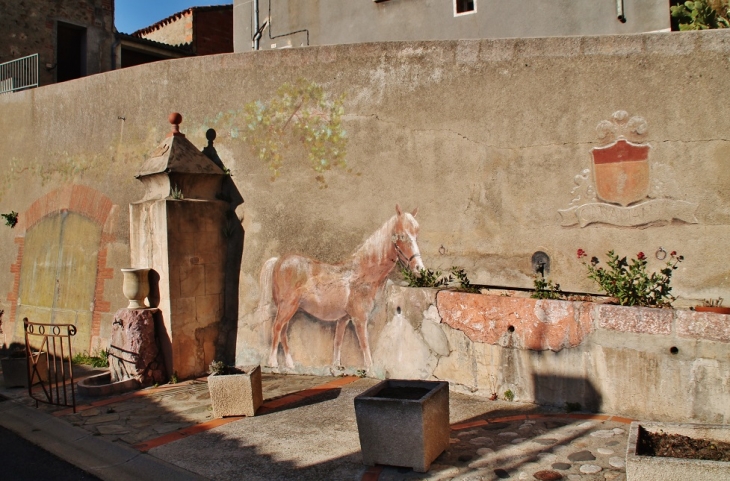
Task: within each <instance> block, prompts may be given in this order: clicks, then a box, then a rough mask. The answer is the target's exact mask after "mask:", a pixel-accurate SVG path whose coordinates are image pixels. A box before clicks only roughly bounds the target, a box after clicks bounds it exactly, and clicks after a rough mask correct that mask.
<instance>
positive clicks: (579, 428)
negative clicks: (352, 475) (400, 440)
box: [0, 374, 628, 481]
mask: <svg viewBox="0 0 730 481" xmlns="http://www.w3.org/2000/svg"><path fill="white" fill-rule="evenodd" d="M332 380H333V378H332V377H320V376H298V375H297V376H285V375H277V374H263V376H262V384H263V386H262V387H263V393H264V398H265V401H271V400H273V399H278V398H281V397H282V396H285V395H287V394H291V393H295V392H299V391H304V390H307V389H311V388H313V387H315V386H320V385H322V384H325V383H328V382H331V381H332ZM0 394H2V395H4V396H6V397H8V398H10V399H13V400H14V401H16V402H22V403H24V404H26V405H35V401H33V400H32V399H30V398H29V397H28V394H27V390H25V389H8V388H0ZM451 397H452V404H453V403H456V404H455V405H454V406H455V407H458V408H459V410H460V411H461V412H462V414H463V415H464V416H462V417H461V419H465V418H466V419H468V421H466V422H465V423H463V424H459V423H458V421H457V423H456V424H453V425H452V431H451V440H450V447H449V449H448V450H447V451H446V452H444V453H443V454H442V455H441V456H439V457H438V458H437V459H436V460H435V461H434V463H433V464H432V465H431V469H430V471H429V472H428V473H416V472H414V471H413V470H411V469H410V468H398V467H391V466H380V467H377V468H370V470H368V471H370V472H371V474H374V475H375V476H372V475H371V476H370V477H367V476H366V477H365V478H363V479H377V480H379V481H396V480H404V481H409V480H454V481H457V480H458V481H481V480H490V481H491V480H495V481H496V480H500V479H512V480H540V481H545V480H547V481H552V480H560V479H563V480H568V481H606V480H608V481H612V480H615V481H625V479H626V476H625V467H624V460H625V454H626V443H627V438H628V434H627V430H628V424H626V422H627V421H628V420H626V419H622V418H611V417H610V416H602V418H600V419H583V418H580V416H581V415H568V414H559V413H555V411H551V410H549V409H548V410H541V409H539V408H538V410H537V411H534V409H535V408H537V406H534V407H532V408H530V409H533V411H532V412H530V413H529V414H519V412H525V411H524V409H527V408H528V407H526V406H525V405H519V404H518V403H502V402H495V403H494V407H493V408H491V407H489V406H491V404H490V403H489V402H487V401H485V400H483V399H481V398H478V400H477V398H472V397H470V396H466V395H461V394H456V393H452V396H451ZM91 403H97V405H96V406H93V407H92V406H90V404H91ZM99 403H102V404H103V405H98V404H99ZM104 403H105V404H104ZM77 407H78V408H79V411H78V412H77V413H75V414H74V413H72V412H70V410H62V409H61V408H58V407H54V406H49V405H45V404H42V403H41V404H40V405H39V406H38V408H39V409H41V410H44V411H46V412H48V413H49V414H52V415H55V416H57V417H59V418H60V419H63V420H64V421H67V422H69V423H70V424H73V425H75V426H78V427H81V428H82V429H85V430H87V431H89V432H90V433H92V434H93V435H95V436H99V437H101V438H104V439H108V440H110V441H112V442H117V443H123V444H126V445H139V443H144V442H146V441H149V440H152V439H155V438H160V437H161V436H164V435H166V434H168V433H173V432H176V431H179V430H182V429H185V428H189V427H190V426H194V425H198V424H200V423H205V422H208V421H211V420H213V416H212V408H211V403H210V395H209V393H208V385H207V383H206V382H205V381H204V380H193V381H186V382H182V383H179V384H175V385H164V386H159V387H156V388H150V389H146V390H141V391H137V392H135V393H130V394H126V395H121V396H120V395H117V396H114V397H111V398H107V399H104V398H102V399H98V398H78V399H77ZM511 407H514V408H516V409H515V410H514V411H513V413H512V414H516V415H511V414H510V413H509V411H510V409H511ZM289 408H291V406H289V407H287V409H289ZM471 411H473V414H469V412H471ZM490 411H492V412H491V413H490ZM497 412H499V413H501V416H507V417H502V418H497V417H496V416H495V414H496V413H497ZM54 413H55V414H54ZM541 413H542V414H541ZM452 414H453V413H452ZM584 417H585V416H584ZM606 418H607V419H606ZM454 421H455V420H454V419H452V422H454ZM351 424H353V425H354V419H353V420H352V423H351ZM373 469H375V471H374V472H373V471H372V470H373Z"/></svg>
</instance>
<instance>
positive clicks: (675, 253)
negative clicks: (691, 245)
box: [669, 251, 677, 257]
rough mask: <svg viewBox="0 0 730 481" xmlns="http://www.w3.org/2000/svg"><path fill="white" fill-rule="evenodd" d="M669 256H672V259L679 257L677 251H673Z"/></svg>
mask: <svg viewBox="0 0 730 481" xmlns="http://www.w3.org/2000/svg"><path fill="white" fill-rule="evenodd" d="M669 255H670V256H672V257H674V256H676V255H677V251H672V252H670V253H669Z"/></svg>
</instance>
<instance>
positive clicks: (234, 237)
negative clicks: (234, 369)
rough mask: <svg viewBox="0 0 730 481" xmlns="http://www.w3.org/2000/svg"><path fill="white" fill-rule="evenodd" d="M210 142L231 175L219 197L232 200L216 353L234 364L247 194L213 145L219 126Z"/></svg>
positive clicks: (209, 150)
mask: <svg viewBox="0 0 730 481" xmlns="http://www.w3.org/2000/svg"><path fill="white" fill-rule="evenodd" d="M205 138H206V139H208V145H207V146H206V147H205V148H203V154H205V155H206V156H207V157H208V158H209V159H210V160H212V161H213V162H214V163H215V164H216V165H217V166H218V167H220V168H221V169H223V172H225V173H226V174H227V175H226V177H225V178H224V179H223V183H222V185H221V191H220V192H219V193H218V194H216V198H217V199H218V200H221V201H223V202H227V203H228V207H229V208H228V211H227V212H226V225H224V226H223V227H222V228H223V235H224V236H225V238H226V241H227V247H226V265H225V279H224V285H223V286H224V287H223V317H222V318H221V320H220V324H219V328H218V341H217V343H216V344H217V345H216V353H219V354H218V356H217V357H218V359H219V360H222V361H223V362H225V363H227V364H233V363H234V362H235V358H236V328H237V324H238V284H239V274H240V272H241V259H242V256H243V240H244V231H243V226H242V225H241V219H238V217H237V216H236V208H237V207H238V206H239V205H241V204H243V196H242V195H241V193H240V192H239V190H238V187H236V184H235V182H234V181H233V177H232V176H231V171H230V169H228V168H227V167H226V166H225V164H224V163H223V161H222V160H221V158H220V157H219V156H218V152H217V151H216V150H215V147H214V146H213V141H215V138H216V131H215V129H208V130H207V131H206V132H205Z"/></svg>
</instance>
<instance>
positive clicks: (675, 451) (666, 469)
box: [626, 422, 730, 481]
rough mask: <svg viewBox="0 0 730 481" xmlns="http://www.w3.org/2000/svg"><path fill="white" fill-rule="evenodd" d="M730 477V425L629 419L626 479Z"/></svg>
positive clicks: (659, 480) (658, 480)
mask: <svg viewBox="0 0 730 481" xmlns="http://www.w3.org/2000/svg"><path fill="white" fill-rule="evenodd" d="M728 476H730V427H728V426H726V425H716V424H682V423H659V422H633V423H631V428H630V429H629V441H628V446H627V450H626V480H627V481H675V480H676V481H680V480H681V481H685V480H695V479H697V480H699V479H707V480H715V479H717V480H720V479H728Z"/></svg>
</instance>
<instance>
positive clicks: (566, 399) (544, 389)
mask: <svg viewBox="0 0 730 481" xmlns="http://www.w3.org/2000/svg"><path fill="white" fill-rule="evenodd" d="M532 385H533V386H534V388H535V402H536V403H538V404H544V405H548V406H557V407H561V408H567V409H569V410H576V411H581V410H585V411H591V412H600V411H601V406H602V405H603V396H601V393H599V392H598V390H597V389H596V388H595V387H594V386H593V383H591V382H590V381H589V380H588V379H585V378H583V377H571V376H560V375H551V374H533V375H532ZM578 404H580V406H578Z"/></svg>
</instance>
